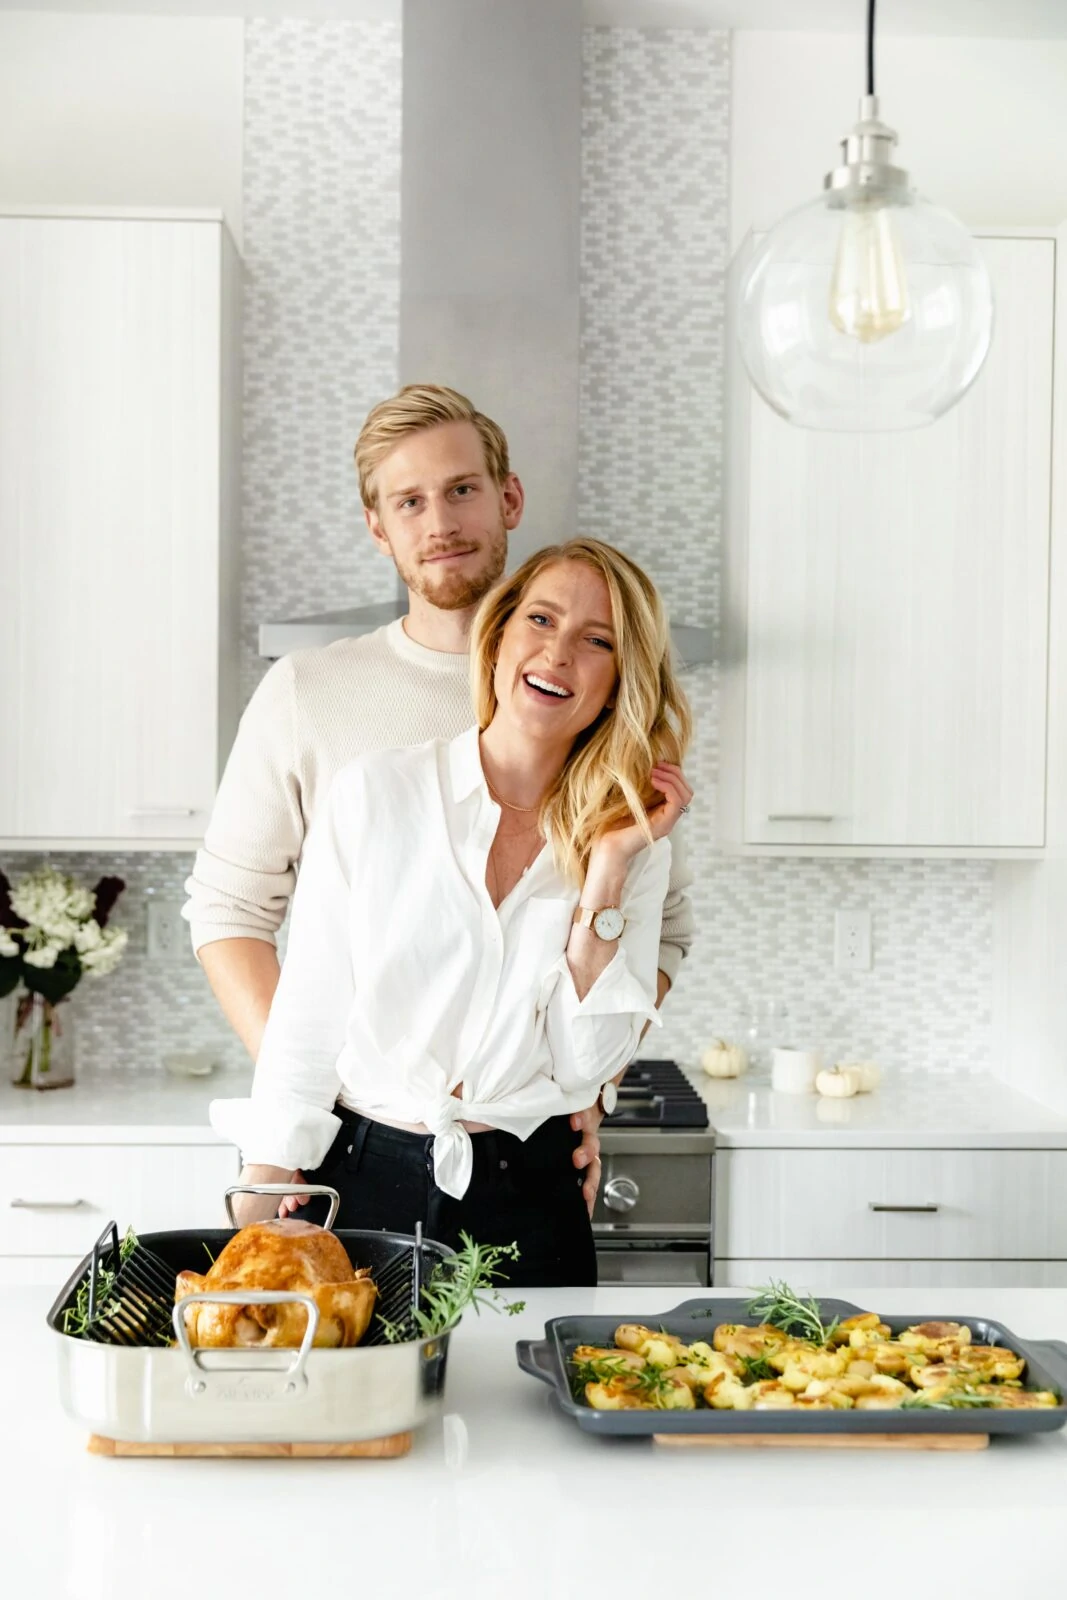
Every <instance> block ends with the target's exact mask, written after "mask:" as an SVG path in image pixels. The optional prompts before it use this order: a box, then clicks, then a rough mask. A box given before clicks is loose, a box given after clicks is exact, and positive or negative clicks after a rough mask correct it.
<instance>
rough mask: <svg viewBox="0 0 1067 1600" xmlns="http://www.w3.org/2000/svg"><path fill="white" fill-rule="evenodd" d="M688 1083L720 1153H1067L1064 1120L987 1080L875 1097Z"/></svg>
mask: <svg viewBox="0 0 1067 1600" xmlns="http://www.w3.org/2000/svg"><path fill="white" fill-rule="evenodd" d="M688 1076H689V1077H690V1080H691V1081H692V1082H693V1083H694V1084H695V1085H696V1087H697V1089H698V1091H699V1092H700V1094H701V1095H702V1096H703V1098H704V1101H705V1104H706V1105H707V1107H708V1116H709V1117H710V1119H711V1123H712V1126H713V1127H714V1129H715V1143H716V1146H717V1148H719V1149H747V1148H753V1149H803V1148H804V1147H805V1146H808V1147H811V1148H834V1149H838V1148H840V1149H893V1148H896V1147H906V1148H909V1149H910V1148H926V1149H949V1150H962V1149H977V1150H989V1149H998V1148H1004V1149H1015V1150H1019V1149H1023V1150H1026V1149H1036V1150H1049V1149H1053V1150H1058V1149H1063V1148H1067V1117H1064V1116H1060V1115H1058V1114H1057V1113H1056V1112H1055V1111H1050V1110H1049V1109H1048V1108H1047V1107H1046V1106H1043V1105H1040V1104H1039V1103H1038V1102H1037V1101H1036V1100H1031V1099H1029V1098H1028V1097H1027V1096H1026V1095H1022V1094H1018V1093H1016V1091H1015V1090H1014V1089H1011V1088H1009V1087H1008V1085H1007V1084H1004V1083H1002V1082H1000V1080H999V1079H997V1078H994V1077H991V1076H990V1075H989V1074H988V1073H962V1072H961V1073H954V1074H948V1073H932V1072H931V1073H908V1074H897V1075H895V1076H894V1075H893V1074H888V1073H887V1074H886V1075H885V1076H884V1077H883V1079H882V1082H881V1084H880V1085H879V1087H878V1088H877V1089H876V1090H875V1091H874V1092H873V1094H858V1095H853V1096H852V1097H851V1098H850V1099H841V1100H833V1099H829V1098H827V1097H824V1096H822V1095H817V1094H798V1095H793V1094H778V1093H776V1092H775V1091H774V1090H772V1088H771V1086H770V1082H769V1080H768V1079H767V1078H766V1077H764V1076H760V1075H757V1074H755V1073H752V1074H749V1075H746V1076H745V1077H742V1078H709V1077H708V1075H707V1073H705V1072H701V1071H700V1070H699V1069H696V1070H692V1071H690V1072H689V1074H688Z"/></svg>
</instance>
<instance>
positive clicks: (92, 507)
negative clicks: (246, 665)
mask: <svg viewBox="0 0 1067 1600" xmlns="http://www.w3.org/2000/svg"><path fill="white" fill-rule="evenodd" d="M238 282H239V278H238V262H237V257H236V254H235V251H234V248H233V245H232V242H231V240H230V237H229V234H228V233H227V231H226V229H225V227H224V226H223V224H222V221H221V218H218V217H212V216H210V215H195V214H189V215H181V216H177V217H163V216H158V217H157V216H154V215H147V216H146V215H136V214H120V215H108V216H104V215H92V214H88V215H86V214H62V215H60V214H50V215H13V214H11V215H3V216H0V574H2V580H0V586H2V591H3V595H4V602H3V612H2V622H0V631H2V634H3V639H4V648H3V656H2V659H3V684H4V692H3V693H2V694H0V771H2V772H3V781H2V782H0V844H6V845H8V846H21V847H25V846H27V845H37V846H40V847H43V848H49V847H54V846H59V845H64V844H66V845H72V846H80V845H93V844H106V845H107V846H108V847H112V848H114V847H116V846H119V845H122V846H127V847H130V846H132V847H134V848H137V847H145V846H148V845H152V844H158V843H163V844H172V843H173V844H178V843H185V842H192V841H195V840H196V839H198V838H199V837H200V835H201V834H202V833H203V830H204V825H205V823H206V821H207V817H208V813H209V810H210V807H211V804H212V800H213V797H214V794H215V788H216V785H217V781H218V778H219V775H220V770H221V763H222V762H223V761H224V760H225V756H226V753H227V752H228V749H229V745H230V742H231V740H232V736H233V731H234V727H235V724H236V715H237V687H238V686H237V667H238V650H237V646H238V569H237V556H238V544H237V522H238V492H237V485H238V460H239V455H238V451H239V432H240V423H239V417H240V413H239V403H240V396H239V369H238V339H239V314H238V293H239V291H238Z"/></svg>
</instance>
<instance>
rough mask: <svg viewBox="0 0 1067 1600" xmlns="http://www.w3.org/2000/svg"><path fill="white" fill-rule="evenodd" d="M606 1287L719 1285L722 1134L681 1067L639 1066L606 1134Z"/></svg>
mask: <svg viewBox="0 0 1067 1600" xmlns="http://www.w3.org/2000/svg"><path fill="white" fill-rule="evenodd" d="M600 1145H601V1158H602V1161H603V1172H602V1175H601V1180H600V1193H599V1194H598V1196H597V1203H596V1210H595V1212H594V1213H593V1233H594V1236H595V1238H596V1248H597V1265H598V1270H599V1275H600V1282H601V1283H663V1284H683V1285H689V1286H692V1285H707V1284H709V1283H710V1282H711V1263H712V1259H713V1257H712V1248H711V1232H712V1212H711V1206H712V1193H713V1189H712V1175H713V1171H714V1156H715V1134H714V1130H713V1129H712V1128H710V1127H709V1126H708V1112H707V1107H706V1106H705V1104H704V1102H703V1100H702V1099H701V1098H700V1096H699V1094H698V1093H697V1092H696V1090H695V1089H694V1088H693V1086H692V1084H691V1083H690V1082H689V1080H688V1078H686V1076H685V1074H684V1073H683V1072H682V1071H681V1069H680V1068H679V1067H678V1066H677V1065H676V1064H675V1062H673V1061H635V1062H634V1063H633V1064H632V1065H631V1066H630V1067H629V1068H628V1069H627V1073H626V1077H625V1078H624V1079H623V1082H622V1085H621V1087H620V1089H619V1105H618V1107H617V1109H616V1110H615V1112H614V1113H613V1114H612V1115H611V1116H610V1117H606V1118H605V1119H604V1122H603V1123H602V1124H601V1128H600Z"/></svg>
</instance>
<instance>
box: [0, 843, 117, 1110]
mask: <svg viewBox="0 0 1067 1600" xmlns="http://www.w3.org/2000/svg"><path fill="white" fill-rule="evenodd" d="M125 887H126V885H125V883H124V882H123V880H122V879H121V878H101V879H100V881H99V883H98V884H97V885H96V888H95V889H86V888H84V887H83V886H82V885H81V884H79V883H76V882H75V881H74V879H73V878H71V877H68V876H66V875H65V874H63V873H61V872H57V871H56V870H55V868H54V867H44V868H42V869H41V870H40V871H38V872H31V873H28V874H27V875H26V877H24V878H23V879H21V881H20V882H19V883H18V884H17V885H16V886H15V887H14V888H12V886H11V884H10V882H9V881H8V879H7V877H6V876H5V874H4V873H3V872H0V999H2V998H3V997H4V995H7V994H10V993H11V992H12V991H13V990H15V989H17V988H18V987H19V985H20V984H21V985H22V987H23V989H24V990H25V993H23V994H21V995H20V996H19V998H18V1003H17V1006H16V1010H15V1043H16V1051H17V1057H18V1060H19V1062H20V1063H21V1062H22V1056H23V1047H24V1048H25V1063H24V1065H23V1066H22V1071H21V1073H20V1075H19V1076H18V1077H17V1078H16V1080H15V1081H16V1082H17V1083H19V1084H24V1085H27V1086H31V1087H32V1086H37V1087H49V1088H51V1087H56V1088H58V1087H59V1086H60V1084H61V1083H69V1082H71V1081H73V1069H72V1067H68V1066H64V1067H63V1069H62V1071H57V1072H56V1074H55V1076H52V1077H50V1074H51V1073H52V1070H53V1050H52V1046H53V1041H54V1040H58V1039H60V1038H62V1037H63V1034H64V1028H63V1025H62V1023H61V1022H60V1019H59V1015H58V1012H57V1007H58V1006H59V1005H60V1004H61V1003H62V1001H64V1000H65V999H66V998H67V996H68V995H69V994H70V993H71V991H72V990H73V989H75V988H76V987H77V985H78V984H79V983H80V982H81V979H82V977H83V975H84V974H86V973H87V974H88V975H89V976H90V977H93V978H100V977H103V976H104V975H105V973H108V972H111V971H113V970H114V968H115V967H116V966H117V965H118V963H119V961H120V960H121V959H122V953H123V951H124V950H125V948H126V945H127V942H128V940H129V935H128V934H127V933H126V931H125V929H123V928H116V927H113V926H111V924H110V916H111V911H112V908H113V907H114V904H115V901H116V900H117V899H118V897H119V895H120V894H121V893H122V891H123V889H124V888H125ZM68 1045H69V1040H68ZM66 1053H67V1055H68V1056H69V1048H68V1050H67V1052H66ZM55 1065H56V1067H57V1068H58V1067H59V1066H60V1063H58V1062H57V1063H55ZM64 1071H65V1072H66V1074H67V1075H66V1076H64V1075H63V1072H64ZM46 1079H48V1080H49V1081H48V1082H47V1083H46V1082H45V1081H43V1080H46Z"/></svg>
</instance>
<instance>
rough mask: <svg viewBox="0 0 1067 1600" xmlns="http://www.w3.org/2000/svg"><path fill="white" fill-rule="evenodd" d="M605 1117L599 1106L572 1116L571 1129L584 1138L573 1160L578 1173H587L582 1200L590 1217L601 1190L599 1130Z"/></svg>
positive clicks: (577, 1112)
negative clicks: (598, 1192) (598, 1191)
mask: <svg viewBox="0 0 1067 1600" xmlns="http://www.w3.org/2000/svg"><path fill="white" fill-rule="evenodd" d="M603 1115H604V1114H603V1112H602V1111H601V1109H600V1107H599V1105H595V1106H590V1107H589V1108H588V1110H586V1111H575V1112H574V1113H573V1115H572V1116H571V1127H572V1128H573V1129H574V1131H575V1133H580V1134H581V1136H582V1142H581V1144H580V1145H578V1147H577V1149H576V1150H575V1152H574V1155H573V1156H572V1157H571V1159H572V1161H573V1162H574V1165H575V1166H576V1167H577V1168H578V1171H579V1172H584V1173H585V1181H584V1182H583V1184H582V1198H583V1200H584V1201H585V1203H586V1206H587V1207H588V1208H589V1215H590V1217H591V1216H592V1215H593V1207H594V1206H595V1205H596V1194H597V1190H598V1189H599V1188H600V1136H599V1134H598V1132H597V1129H598V1128H599V1127H600V1124H601V1121H602V1119H603Z"/></svg>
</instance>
